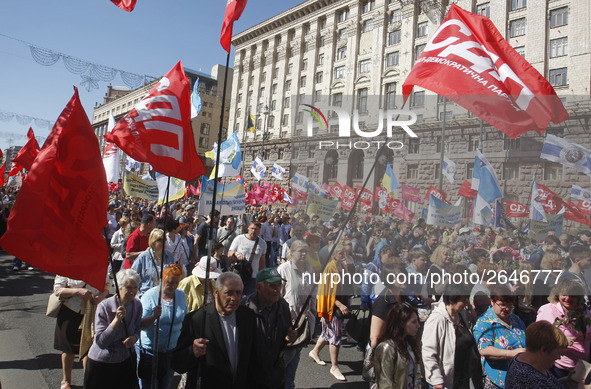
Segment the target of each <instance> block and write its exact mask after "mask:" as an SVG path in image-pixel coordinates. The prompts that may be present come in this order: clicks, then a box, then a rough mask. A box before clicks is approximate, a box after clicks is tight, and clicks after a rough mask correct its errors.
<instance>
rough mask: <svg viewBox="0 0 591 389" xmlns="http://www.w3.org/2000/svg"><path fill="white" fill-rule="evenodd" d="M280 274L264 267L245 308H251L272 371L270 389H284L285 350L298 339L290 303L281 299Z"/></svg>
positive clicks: (264, 354) (265, 359) (245, 303)
mask: <svg viewBox="0 0 591 389" xmlns="http://www.w3.org/2000/svg"><path fill="white" fill-rule="evenodd" d="M282 281H284V280H283V278H281V275H279V272H278V271H277V269H275V268H270V267H268V268H265V269H263V270H261V271H259V272H258V273H257V276H256V292H255V293H253V294H251V295H250V296H248V297H247V298H246V299H245V300H244V301H243V302H242V305H244V306H246V307H248V308H250V309H251V310H252V311H253V312H254V314H255V316H256V323H257V325H256V326H257V333H258V338H259V339H260V341H261V342H262V343H261V345H260V346H261V347H262V350H263V363H264V364H265V365H266V367H267V370H268V371H270V372H271V388H273V389H283V388H284V386H285V364H284V362H283V350H284V349H285V346H286V345H287V343H289V342H292V341H294V340H295V339H296V337H297V332H296V330H294V329H292V328H291V325H292V322H291V313H290V311H289V304H288V303H287V301H285V299H284V298H283V297H281V289H282Z"/></svg>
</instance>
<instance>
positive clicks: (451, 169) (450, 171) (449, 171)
mask: <svg viewBox="0 0 591 389" xmlns="http://www.w3.org/2000/svg"><path fill="white" fill-rule="evenodd" d="M443 175H444V176H445V178H447V180H448V181H449V183H450V184H453V183H454V180H455V178H456V163H455V162H454V161H452V160H451V159H449V158H447V157H443Z"/></svg>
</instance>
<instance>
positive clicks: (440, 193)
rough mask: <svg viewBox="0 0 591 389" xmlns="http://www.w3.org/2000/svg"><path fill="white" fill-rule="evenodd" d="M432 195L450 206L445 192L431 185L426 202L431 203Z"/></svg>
mask: <svg viewBox="0 0 591 389" xmlns="http://www.w3.org/2000/svg"><path fill="white" fill-rule="evenodd" d="M431 195H433V196H435V197H436V198H438V199H439V200H441V201H445V202H446V203H448V204H449V202H448V201H447V200H446V196H445V192H444V191H442V190H439V189H437V188H436V187H434V186H433V185H431V186H430V187H429V190H428V191H427V194H426V195H425V200H426V201H429V199H430V198H431Z"/></svg>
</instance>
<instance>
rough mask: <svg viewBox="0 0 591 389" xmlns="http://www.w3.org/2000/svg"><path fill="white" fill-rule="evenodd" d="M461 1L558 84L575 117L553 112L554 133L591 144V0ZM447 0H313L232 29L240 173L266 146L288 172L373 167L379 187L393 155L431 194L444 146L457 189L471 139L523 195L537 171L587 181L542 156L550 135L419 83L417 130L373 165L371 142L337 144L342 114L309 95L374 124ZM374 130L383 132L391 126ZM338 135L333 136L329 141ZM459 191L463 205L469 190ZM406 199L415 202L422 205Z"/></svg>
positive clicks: (518, 196)
mask: <svg viewBox="0 0 591 389" xmlns="http://www.w3.org/2000/svg"><path fill="white" fill-rule="evenodd" d="M454 2H455V3H456V4H457V5H458V6H460V7H462V8H463V9H465V10H468V11H471V12H474V13H478V14H482V15H486V16H487V17H489V18H490V19H491V20H492V21H493V22H494V24H495V25H496V26H497V28H498V30H499V31H500V32H501V34H503V36H504V37H505V38H506V39H507V40H508V42H509V43H510V44H511V45H512V46H513V47H514V48H515V50H516V51H517V52H519V53H520V54H521V55H522V56H524V58H525V59H526V60H527V61H528V62H530V63H531V64H532V65H533V67H534V68H535V69H537V70H538V71H539V72H540V73H541V74H542V75H543V76H544V77H546V78H547V79H548V80H549V82H550V83H551V84H552V85H553V86H554V88H555V90H556V92H557V94H558V95H559V96H560V97H561V100H562V101H563V103H564V105H565V107H566V109H567V111H568V113H569V115H570V117H569V119H568V120H567V121H565V122H563V123H561V124H558V125H552V124H551V125H550V127H549V128H548V133H552V134H556V135H559V136H561V137H564V138H567V139H570V140H573V141H575V142H577V143H579V144H581V145H583V146H585V147H587V148H590V149H591V137H589V135H588V134H589V127H588V123H589V119H590V117H591V101H590V89H589V88H590V86H591V67H590V65H589V64H590V63H591V47H590V45H589V42H591V39H590V38H591V36H590V35H591V28H590V27H589V23H588V20H589V18H590V17H591V3H590V2H589V1H588V0H537V1H533V0H530V1H527V0H506V1H484V0H457V1H454ZM450 6H451V1H448V0H424V1H418V0H416V1H412V0H402V1H401V0H308V1H305V2H303V3H302V4H300V5H297V6H295V7H293V8H291V9H289V10H287V11H285V12H283V13H281V14H279V15H277V16H275V17H272V18H270V19H268V20H265V21H264V22H262V23H260V24H258V25H256V26H253V27H251V28H249V29H247V30H246V31H244V32H241V33H239V34H236V35H235V36H234V37H233V44H234V45H235V47H236V57H235V65H234V69H235V72H234V76H235V80H234V82H233V85H232V103H231V107H232V108H231V112H232V116H231V118H230V128H232V129H234V130H235V131H238V132H239V133H240V139H241V140H242V141H243V155H244V161H245V164H244V166H245V168H246V169H245V178H247V179H248V177H249V176H250V173H249V172H247V170H248V168H249V166H250V165H251V164H252V161H253V159H254V158H255V157H256V156H262V155H263V147H264V157H265V158H264V162H265V163H266V165H267V166H269V165H271V166H272V164H273V162H278V163H279V164H280V165H282V166H284V167H286V168H288V170H289V175H290V177H293V175H294V174H295V172H296V171H297V172H300V173H302V174H304V175H307V176H308V177H310V178H311V179H313V180H315V181H317V182H318V183H323V182H326V183H328V184H329V185H332V184H333V183H334V182H335V181H338V182H339V183H340V184H342V185H345V184H348V185H349V186H351V187H353V188H354V187H355V186H356V185H361V184H362V183H363V181H364V180H365V178H366V177H368V176H369V183H368V188H369V189H370V190H372V191H373V190H374V188H375V187H376V186H378V185H380V182H381V179H382V177H383V174H384V171H385V166H386V163H388V162H389V163H391V164H392V166H393V170H394V172H395V173H396V175H397V177H398V180H399V182H400V183H403V184H408V185H412V186H415V187H417V188H420V189H421V192H422V195H423V196H424V194H425V193H426V190H427V189H428V188H429V187H430V186H431V185H434V186H438V185H439V176H440V175H441V165H440V154H441V153H440V152H441V148H443V150H444V153H445V156H446V157H448V158H450V159H451V160H453V161H454V162H455V163H456V165H457V173H456V180H455V182H454V183H453V184H450V183H449V182H448V181H447V180H444V181H443V188H442V189H443V190H444V191H445V192H446V193H447V195H448V198H449V199H450V200H452V201H455V200H456V199H457V198H458V194H457V192H458V189H459V187H460V185H461V184H462V182H463V181H464V180H466V179H468V180H469V179H470V178H471V177H472V169H473V163H474V153H475V150H476V149H481V150H482V152H483V153H484V155H485V156H486V157H487V158H488V159H489V161H490V162H491V163H492V165H493V166H494V168H495V170H496V173H497V175H498V177H499V180H500V182H501V187H502V189H503V191H504V194H505V197H504V200H514V201H520V202H523V203H527V202H528V198H529V196H530V190H531V182H532V179H533V176H534V174H535V175H536V176H537V179H538V182H540V183H542V184H544V185H546V186H547V187H549V188H550V189H552V190H554V191H555V192H556V193H558V194H559V195H560V196H561V197H562V198H568V197H569V195H570V187H571V185H572V184H573V183H579V184H581V183H582V184H583V185H588V183H589V182H590V179H589V177H588V176H586V175H584V174H583V173H579V172H577V171H576V170H574V169H571V168H566V167H563V166H562V165H561V164H557V163H552V162H549V161H546V160H540V158H539V155H540V151H541V149H542V145H543V143H544V136H540V135H538V134H536V133H535V132H532V131H530V132H528V133H526V134H524V135H522V136H520V137H519V138H517V139H515V140H512V139H510V138H508V137H506V136H505V135H504V134H503V133H502V132H500V131H499V130H497V129H495V128H493V127H492V126H490V125H489V124H488V123H486V122H482V121H481V120H480V119H478V118H476V117H474V116H473V115H472V114H471V113H469V112H468V111H466V110H465V109H464V108H462V107H460V106H458V105H457V104H454V103H452V102H450V101H445V99H443V98H440V97H438V96H436V95H434V94H433V93H432V92H430V91H426V90H423V89H421V88H418V87H415V89H414V91H413V94H412V96H411V97H410V98H409V102H408V103H407V105H406V107H405V109H410V110H412V111H413V112H415V113H416V114H417V123H416V124H414V125H413V126H412V130H413V131H414V132H415V133H416V134H417V135H418V138H410V137H409V136H408V134H407V133H406V132H405V131H403V130H401V129H397V130H396V131H395V132H394V133H393V134H392V137H391V138H389V139H390V140H395V141H398V142H402V144H403V147H401V148H399V149H397V150H392V149H386V151H385V153H384V154H383V156H381V157H380V158H379V159H378V161H377V163H376V167H375V171H374V172H371V173H370V171H371V168H372V166H373V165H374V162H375V160H376V158H375V155H376V151H377V148H376V147H374V146H371V147H367V148H365V147H357V148H356V147H354V145H353V147H351V146H349V147H348V145H347V143H346V142H339V144H338V145H337V144H336V142H337V141H338V140H339V139H338V138H337V134H338V131H339V118H338V117H337V116H336V115H332V116H328V117H326V122H327V124H328V125H326V124H324V120H323V118H321V117H319V118H318V120H316V119H312V116H311V115H310V114H309V113H307V112H306V111H305V110H304V109H306V107H305V106H302V104H308V105H311V106H314V107H318V108H320V112H323V111H324V110H323V107H327V106H336V107H342V108H343V109H345V110H347V111H348V112H353V111H354V110H357V111H358V112H359V117H358V118H357V120H355V119H356V118H354V117H353V116H352V115H351V123H349V124H350V125H355V124H358V125H359V128H361V129H367V131H368V132H369V131H371V130H372V129H376V128H378V125H379V124H380V123H379V116H378V111H379V109H395V108H401V107H402V105H403V101H402V84H403V83H404V81H405V79H406V77H407V76H408V74H409V72H410V70H411V68H412V66H413V64H414V63H415V61H416V59H417V58H418V57H419V56H420V54H421V52H422V50H423V49H424V47H425V45H426V43H427V42H428V41H429V39H430V37H431V36H432V35H433V33H434V32H435V30H436V29H437V28H438V26H439V24H440V22H441V20H442V19H443V17H444V16H445V14H446V13H447V11H448V10H449V7H450ZM569 41H570V42H569ZM307 110H308V111H311V108H310V107H308V108H307ZM249 114H252V115H253V116H254V117H255V121H256V128H257V132H256V134H255V135H253V134H252V133H248V132H246V131H245V130H246V123H247V121H248V115H249ZM316 114H317V115H318V113H317V112H316ZM444 117H445V133H444V135H443V138H442V135H441V133H442V126H443V118H444ZM308 120H313V123H314V124H313V125H314V131H313V134H314V136H313V138H310V137H308V136H307V131H306V129H307V122H308ZM263 132H265V133H266V136H265V137H263ZM373 139H374V140H387V139H386V138H385V131H384V132H383V133H380V134H377V135H376V136H375V138H373ZM320 140H325V141H326V143H323V144H324V145H326V147H323V148H320V147H319V146H320V144H319V141H320ZM365 140H368V139H365ZM331 142H333V143H335V145H333V146H328V145H329V144H330V143H331ZM337 146H338V147H337ZM251 180H252V177H251ZM464 203H465V207H466V209H465V215H466V216H467V215H468V213H469V202H466V201H464ZM407 205H408V206H409V207H410V208H411V210H413V211H416V212H420V210H421V208H422V207H423V205H420V204H414V203H411V204H407Z"/></svg>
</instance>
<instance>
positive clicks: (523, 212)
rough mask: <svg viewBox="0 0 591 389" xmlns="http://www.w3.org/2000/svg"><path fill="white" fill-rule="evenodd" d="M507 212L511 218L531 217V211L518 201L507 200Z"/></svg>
mask: <svg viewBox="0 0 591 389" xmlns="http://www.w3.org/2000/svg"><path fill="white" fill-rule="evenodd" d="M505 212H506V213H507V216H509V217H529V209H528V208H527V207H526V206H525V205H523V204H521V203H518V202H517V201H511V200H507V201H506V203H505Z"/></svg>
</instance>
